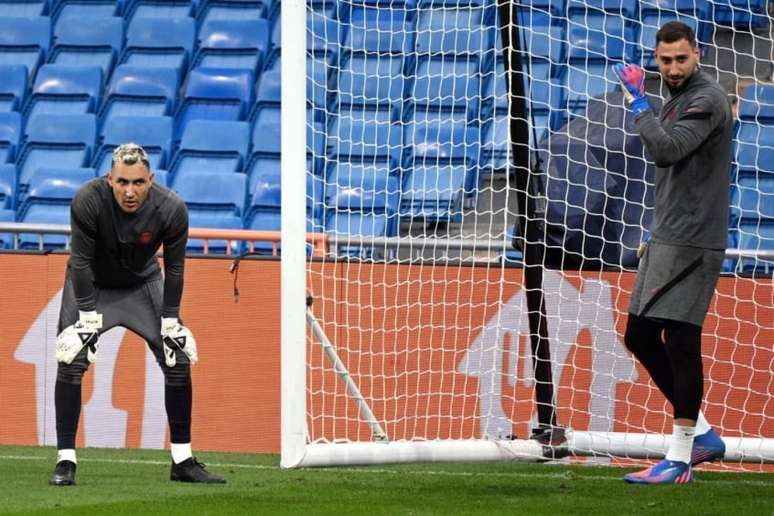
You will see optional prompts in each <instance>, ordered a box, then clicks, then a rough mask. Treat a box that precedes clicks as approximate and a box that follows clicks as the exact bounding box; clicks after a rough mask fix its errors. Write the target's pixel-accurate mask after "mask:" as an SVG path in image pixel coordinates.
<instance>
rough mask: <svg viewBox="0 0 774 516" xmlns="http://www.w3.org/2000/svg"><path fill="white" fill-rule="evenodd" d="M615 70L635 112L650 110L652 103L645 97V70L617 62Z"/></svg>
mask: <svg viewBox="0 0 774 516" xmlns="http://www.w3.org/2000/svg"><path fill="white" fill-rule="evenodd" d="M613 71H614V72H615V74H616V75H617V76H618V79H619V80H620V81H621V89H622V90H623V92H624V96H625V97H626V100H627V102H628V103H629V107H630V108H631V109H632V111H633V112H634V114H635V115H639V114H640V113H642V112H644V111H647V110H649V109H650V104H648V99H647V98H646V97H645V71H644V70H643V69H642V67H640V66H637V65H633V64H626V65H625V64H623V63H617V64H615V65H613Z"/></svg>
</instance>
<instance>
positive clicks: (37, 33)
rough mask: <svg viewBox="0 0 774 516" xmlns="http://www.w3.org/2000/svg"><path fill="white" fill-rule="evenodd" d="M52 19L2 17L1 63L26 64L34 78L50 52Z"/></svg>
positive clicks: (45, 17) (31, 76)
mask: <svg viewBox="0 0 774 516" xmlns="http://www.w3.org/2000/svg"><path fill="white" fill-rule="evenodd" d="M50 42H51V19H50V18H48V17H47V16H34V17H31V18H12V17H5V16H3V17H0V65H9V64H10V65H24V66H26V67H27V72H28V75H29V77H30V79H32V78H33V77H35V72H37V69H38V66H39V65H41V64H42V63H43V60H44V58H45V56H46V53H47V52H48V48H49V44H50Z"/></svg>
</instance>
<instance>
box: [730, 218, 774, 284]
mask: <svg viewBox="0 0 774 516" xmlns="http://www.w3.org/2000/svg"><path fill="white" fill-rule="evenodd" d="M738 238H739V249H743V250H749V251H769V252H771V251H774V222H772V221H760V222H758V221H754V222H742V223H740V224H739V232H738ZM741 262H742V270H743V271H744V272H756V273H764V274H767V275H770V274H771V273H772V270H774V260H764V259H754V258H743V259H742V260H741Z"/></svg>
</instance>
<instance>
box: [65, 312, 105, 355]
mask: <svg viewBox="0 0 774 516" xmlns="http://www.w3.org/2000/svg"><path fill="white" fill-rule="evenodd" d="M100 329H102V314H99V313H97V312H79V317H78V320H77V321H76V322H75V324H72V325H70V326H68V327H67V328H65V329H64V330H62V333H60V334H59V335H57V337H56V359H57V360H58V361H59V362H64V363H65V364H71V363H72V362H73V360H74V359H75V357H76V356H77V355H78V353H80V351H81V350H82V349H83V347H84V346H86V347H87V348H88V352H87V355H86V356H87V358H88V359H89V362H94V361H95V360H96V359H97V350H98V349H99V330H100Z"/></svg>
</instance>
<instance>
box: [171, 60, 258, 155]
mask: <svg viewBox="0 0 774 516" xmlns="http://www.w3.org/2000/svg"><path fill="white" fill-rule="evenodd" d="M254 98H255V79H254V75H253V73H252V72H251V71H249V70H240V69H230V68H192V69H191V71H190V73H189V74H188V83H187V85H186V89H185V92H184V94H183V99H182V101H181V102H180V107H179V108H178V110H177V113H176V115H175V131H176V133H175V134H176V136H175V139H176V140H177V139H179V138H180V137H181V136H182V134H183V132H184V131H185V127H186V125H188V122H189V121H190V120H193V119H196V118H203V119H210V120H245V119H246V116H247V114H248V113H249V110H250V108H251V107H252V104H253V101H254Z"/></svg>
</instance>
